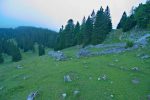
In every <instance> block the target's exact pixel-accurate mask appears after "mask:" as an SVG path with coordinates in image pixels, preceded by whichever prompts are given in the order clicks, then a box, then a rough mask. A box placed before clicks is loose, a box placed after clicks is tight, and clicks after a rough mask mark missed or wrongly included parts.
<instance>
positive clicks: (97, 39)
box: [92, 7, 107, 45]
mask: <svg viewBox="0 0 150 100" xmlns="http://www.w3.org/2000/svg"><path fill="white" fill-rule="evenodd" d="M105 21H106V20H105V15H104V11H103V8H102V7H101V8H100V10H99V11H98V12H97V14H96V21H95V24H94V29H93V34H92V44H94V45H96V44H99V43H102V42H103V41H104V40H105V38H106V35H107V31H106V30H105V29H106V22H105Z"/></svg>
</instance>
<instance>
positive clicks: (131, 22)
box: [117, 0, 150, 32]
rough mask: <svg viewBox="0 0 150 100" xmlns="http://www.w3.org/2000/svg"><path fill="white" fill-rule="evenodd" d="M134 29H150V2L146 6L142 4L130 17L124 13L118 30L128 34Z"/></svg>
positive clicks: (148, 0) (149, 0)
mask: <svg viewBox="0 0 150 100" xmlns="http://www.w3.org/2000/svg"><path fill="white" fill-rule="evenodd" d="M134 27H137V28H140V29H150V0H147V2H146V3H145V4H142V3H141V4H139V6H138V7H136V8H133V9H132V10H131V14H130V15H129V16H127V14H126V12H124V13H123V15H122V18H121V20H120V22H119V24H118V26H117V29H122V30H123V31H124V32H127V31H129V30H131V29H132V28H134Z"/></svg>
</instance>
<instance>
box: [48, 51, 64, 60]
mask: <svg viewBox="0 0 150 100" xmlns="http://www.w3.org/2000/svg"><path fill="white" fill-rule="evenodd" d="M48 55H50V56H51V57H53V58H54V59H55V60H57V61H63V60H66V58H67V57H66V56H65V55H64V53H63V52H61V51H49V52H48Z"/></svg>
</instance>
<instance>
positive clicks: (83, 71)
mask: <svg viewBox="0 0 150 100" xmlns="http://www.w3.org/2000/svg"><path fill="white" fill-rule="evenodd" d="M120 31H121V30H117V31H114V33H113V34H112V35H110V37H109V39H108V40H106V41H105V42H104V44H108V43H118V42H124V41H125V40H120V39H119V38H120V37H121V33H120ZM115 32H116V34H115ZM110 40H111V41H110ZM103 49H104V48H101V49H96V48H94V49H90V50H91V51H101V50H103ZM149 49H150V46H149V47H147V48H139V49H138V50H133V51H128V52H124V53H121V54H110V55H103V56H94V57H85V58H80V59H77V57H76V53H77V51H78V50H79V48H78V47H71V48H67V49H65V50H63V52H64V53H65V54H66V55H67V56H68V57H69V58H71V59H68V60H67V61H55V60H54V59H53V58H51V57H49V56H48V55H47V53H48V51H49V50H50V49H46V55H44V56H41V57H39V56H38V54H37V51H35V52H34V53H33V52H27V53H23V52H22V56H23V59H22V60H21V61H20V62H16V63H13V62H11V57H9V56H7V55H4V56H5V63H4V64H0V100H26V98H27V96H28V95H29V94H30V93H31V92H33V91H37V90H38V91H39V95H38V96H37V97H36V99H35V100H63V98H62V93H67V97H66V98H65V100H147V97H146V96H147V95H148V94H150V85H149V84H150V78H149V76H150V59H146V60H142V59H141V58H140V57H137V55H138V54H148V55H150V51H149ZM17 65H21V66H22V67H23V68H22V69H17ZM133 67H138V68H139V69H140V71H139V72H135V71H132V70H131V68H133ZM67 74H69V75H70V76H71V78H72V79H73V81H72V82H70V83H65V82H64V80H63V77H64V75H67ZM102 75H106V76H107V80H105V81H104V80H100V81H98V77H100V76H102ZM89 78H91V79H89ZM134 78H138V79H139V80H140V83H139V84H133V83H132V82H131V80H132V79H134ZM2 87H3V89H1V88H2ZM75 90H79V91H80V94H79V95H76V96H75V95H73V91H75ZM112 96H113V97H112Z"/></svg>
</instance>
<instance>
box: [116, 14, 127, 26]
mask: <svg viewBox="0 0 150 100" xmlns="http://www.w3.org/2000/svg"><path fill="white" fill-rule="evenodd" d="M126 20H127V14H126V12H124V13H123V15H122V17H121V19H120V22H119V24H118V26H117V29H121V28H123V27H124V26H123V25H124V24H125V22H126Z"/></svg>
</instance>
